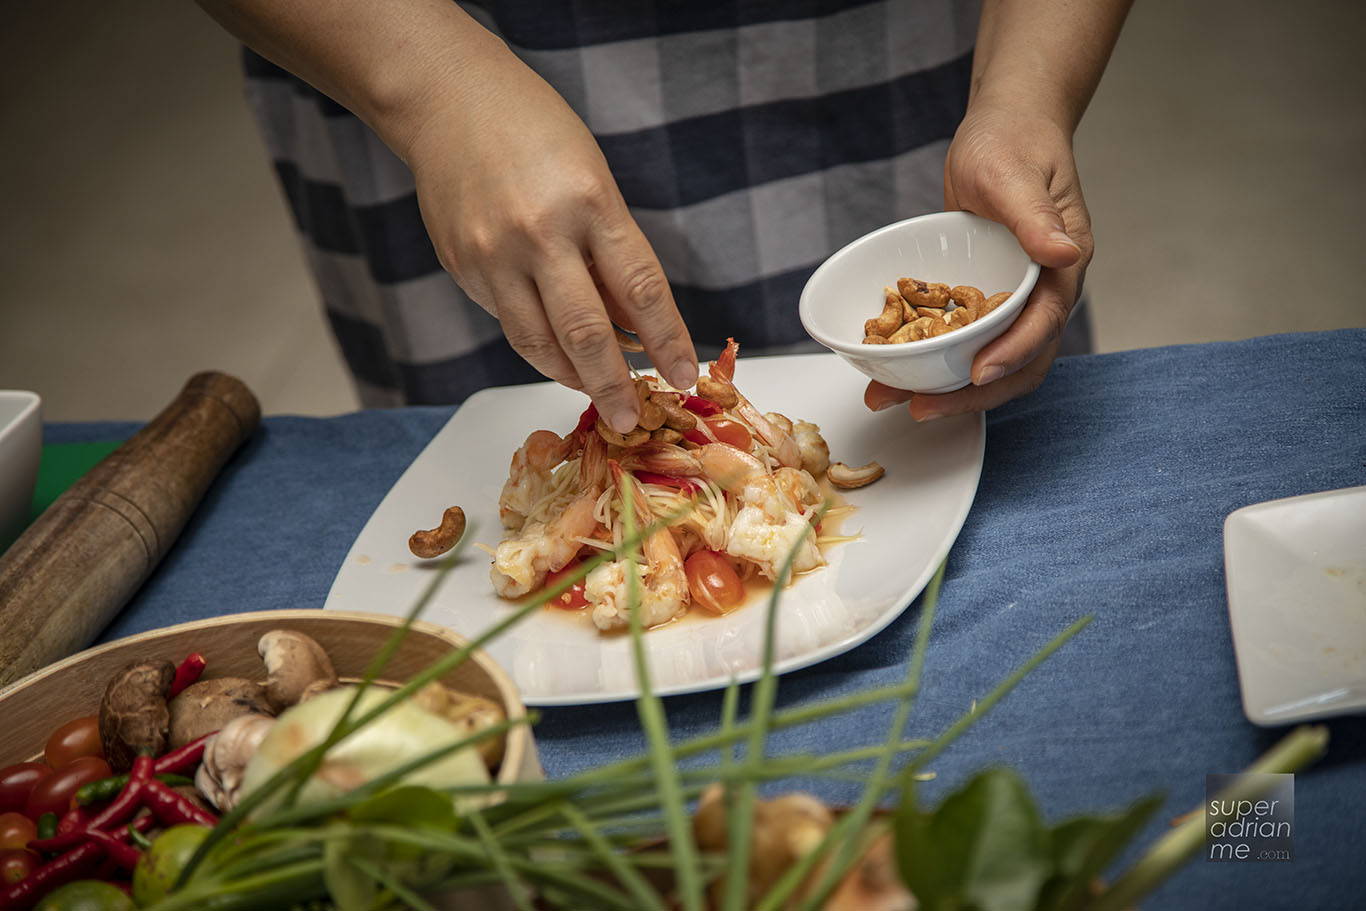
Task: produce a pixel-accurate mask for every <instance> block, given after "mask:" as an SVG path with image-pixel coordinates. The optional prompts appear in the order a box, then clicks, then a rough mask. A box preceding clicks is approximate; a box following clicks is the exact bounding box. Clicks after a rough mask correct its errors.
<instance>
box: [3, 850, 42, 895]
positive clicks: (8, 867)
mask: <svg viewBox="0 0 1366 911" xmlns="http://www.w3.org/2000/svg"><path fill="white" fill-rule="evenodd" d="M40 862H41V861H40V860H39V857H38V855H37V854H34V853H33V852H32V851H29V850H26V849H24V848H10V849H9V850H7V851H0V885H6V886H12V885H14V884H15V883H17V882H18V881H19V880H21V879H23V878H25V877H26V876H28V875H29V874H30V873H32V872H33V871H34V870H36V869H38V866H39V864H40Z"/></svg>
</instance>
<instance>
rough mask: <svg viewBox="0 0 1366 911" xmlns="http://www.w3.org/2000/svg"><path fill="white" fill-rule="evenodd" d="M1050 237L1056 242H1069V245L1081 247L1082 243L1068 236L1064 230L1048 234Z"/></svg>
mask: <svg viewBox="0 0 1366 911" xmlns="http://www.w3.org/2000/svg"><path fill="white" fill-rule="evenodd" d="M1048 239H1049V240H1051V241H1053V243H1055V244H1067V245H1068V246H1069V247H1075V248H1076V249H1078V250H1080V249H1081V244H1079V243H1077V242H1076V241H1075V240H1073V239H1072V238H1070V237H1068V236H1067V235H1066V234H1065V233H1063V232H1062V231H1054V232H1053V233H1052V234H1050V235H1048Z"/></svg>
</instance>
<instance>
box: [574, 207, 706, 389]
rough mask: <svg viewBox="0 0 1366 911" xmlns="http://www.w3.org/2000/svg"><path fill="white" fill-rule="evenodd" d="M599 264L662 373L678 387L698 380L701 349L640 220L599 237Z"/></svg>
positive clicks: (621, 312)
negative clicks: (684, 321)
mask: <svg viewBox="0 0 1366 911" xmlns="http://www.w3.org/2000/svg"><path fill="white" fill-rule="evenodd" d="M592 253H593V263H594V266H595V268H596V271H597V277H598V279H599V280H600V281H601V283H602V285H603V288H604V289H605V290H606V295H605V298H606V299H607V300H610V301H611V302H612V306H613V307H614V308H616V309H617V311H618V313H617V314H616V317H617V319H618V321H619V322H620V323H621V325H623V326H626V327H627V328H629V329H631V330H632V331H633V332H635V334H636V336H637V337H638V338H639V339H640V341H641V344H643V345H644V346H645V351H646V353H648V354H649V356H650V360H651V361H653V362H654V365H655V366H656V367H657V368H658V369H659V373H660V375H661V376H663V377H664V379H665V380H667V381H668V382H669V383H670V384H671V385H673V386H674V387H676V388H678V389H687V388H688V387H690V386H692V385H693V384H694V383H696V382H697V351H696V349H695V348H694V347H693V343H692V338H691V337H690V336H689V335H688V327H687V326H686V325H685V324H684V323H683V317H682V316H680V315H679V313H678V306H677V305H676V304H675V303H674V297H673V292H672V291H671V290H670V289H669V280H668V279H667V278H666V277H665V275H664V268H663V267H662V266H661V265H660V264H659V260H658V259H657V258H656V257H655V254H654V251H653V250H651V249H650V244H649V242H648V241H647V240H646V239H645V235H643V234H641V233H640V229H639V228H637V227H636V226H635V224H634V223H630V224H629V225H627V226H623V227H619V228H618V229H617V230H615V231H613V232H610V233H609V234H608V235H606V236H604V235H601V234H600V235H597V236H596V238H595V240H594V242H593V249H592Z"/></svg>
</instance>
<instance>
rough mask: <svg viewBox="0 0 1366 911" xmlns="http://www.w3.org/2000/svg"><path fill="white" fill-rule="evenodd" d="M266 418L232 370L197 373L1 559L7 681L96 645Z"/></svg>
mask: <svg viewBox="0 0 1366 911" xmlns="http://www.w3.org/2000/svg"><path fill="white" fill-rule="evenodd" d="M260 423H261V406H260V404H259V403H258V402H257V401H256V396H255V395H253V394H252V392H251V390H250V389H248V388H247V387H246V385H245V384H244V383H243V382H242V381H241V380H238V379H236V378H235V377H231V376H228V375H227V374H224V373H214V372H206V373H197V374H195V375H194V376H192V377H190V379H189V380H188V381H187V382H186V383H185V387H184V388H183V389H182V390H181V391H180V394H179V395H177V396H176V398H175V399H174V400H173V401H172V402H171V403H170V404H169V405H167V406H166V408H164V409H163V410H162V411H161V413H160V414H158V415H157V416H156V417H154V418H153V419H152V420H151V421H149V422H148V423H147V424H146V425H145V426H144V427H143V428H142V429H141V430H139V431H138V432H137V433H136V434H134V435H133V436H132V437H130V438H129V439H128V440H127V441H126V442H124V443H123V445H121V446H120V447H119V448H118V449H116V450H114V451H113V452H111V453H110V454H109V455H108V456H106V457H105V458H104V459H103V460H102V461H101V462H100V463H99V464H98V465H96V466H95V467H94V468H92V469H91V470H90V471H89V472H87V473H86V475H85V476H84V477H82V478H81V479H80V480H78V481H77V482H76V483H75V484H73V485H72V486H71V487H70V488H69V489H68V490H67V491H66V492H65V493H63V494H62V495H61V496H60V497H58V498H57V500H56V501H55V502H54V503H53V504H52V505H51V506H49V507H48V508H47V509H46V510H45V511H44V512H43V514H42V515H40V516H39V517H38V518H37V519H36V520H35V521H34V522H33V524H32V525H31V526H29V528H28V530H26V531H25V532H24V533H23V535H21V536H20V537H19V539H18V540H17V541H15V542H14V543H13V544H12V545H11V546H10V548H9V550H8V551H6V552H5V553H4V555H3V556H0V687H3V686H6V685H8V684H10V683H13V682H14V681H15V680H18V679H19V678H21V677H24V676H25V675H27V674H30V673H32V672H33V671H36V670H38V669H39V668H42V667H44V666H46V665H48V664H51V663H52V662H53V661H57V660H59V659H61V658H65V657H67V656H68V655H70V654H73V653H75V652H78V651H80V650H81V649H83V648H86V647H87V646H89V645H90V644H91V643H92V642H94V641H95V639H96V637H98V636H99V634H100V632H101V631H102V630H103V629H104V628H105V627H106V626H107V625H108V624H109V622H110V621H111V620H113V619H114V617H115V615H117V614H118V612H119V611H120V610H122V609H123V606H124V605H125V604H127V603H128V600H129V599H130V598H131V597H132V595H133V593H134V592H136V591H137V589H138V587H139V586H140V585H142V583H143V582H144V581H146V579H147V577H148V576H150V575H151V574H152V570H154V569H155V568H156V566H157V564H158V563H160V562H161V559H162V557H164V556H165V555H166V553H167V551H169V550H170V549H171V545H172V544H174V543H175V540H176V538H177V537H178V536H179V535H180V532H181V530H182V529H184V527H185V523H186V522H188V521H189V518H190V515H191V514H192V513H193V512H194V510H195V507H196V506H198V505H199V501H200V500H201V499H203V497H204V494H205V492H206V491H208V489H209V485H210V484H212V483H213V481H214V479H215V478H216V477H217V476H218V473H219V471H220V470H222V468H223V465H224V464H225V463H226V462H227V461H228V459H229V458H230V457H231V456H232V454H233V453H234V452H236V451H237V449H238V448H239V447H240V446H241V445H242V444H243V443H245V442H246V441H247V440H248V439H250V438H251V435H252V434H253V433H255V431H256V428H257V426H259V425H260Z"/></svg>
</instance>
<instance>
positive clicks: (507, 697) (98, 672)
mask: <svg viewBox="0 0 1366 911" xmlns="http://www.w3.org/2000/svg"><path fill="white" fill-rule="evenodd" d="M402 622H403V621H402V620H401V619H400V618H398V617H391V616H387V615H383V614H366V613H351V612H348V611H333V610H328V611H324V610H273V611H258V612H255V613H246V614H233V615H229V616H226V617H215V618H213V619H211V620H196V621H194V622H192V623H182V624H179V625H177V626H168V627H164V628H162V629H157V630H152V631H151V632H146V633H139V634H138V635H135V636H129V637H127V638H125V639H119V640H117V641H115V642H109V643H106V644H104V645H100V646H97V647H95V648H91V649H87V650H85V651H83V652H79V653H77V654H75V655H72V656H71V657H70V658H66V659H64V660H62V661H58V662H56V663H55V664H50V665H48V666H47V667H45V668H43V669H42V670H40V671H36V672H34V673H32V674H30V675H28V676H27V677H24V678H22V679H20V680H17V681H15V682H14V683H13V684H11V685H10V686H8V687H6V688H4V689H3V690H0V731H3V734H0V767H3V766H7V765H10V764H12V763H16V762H25V761H28V760H33V759H41V758H42V754H43V746H44V744H45V743H46V742H47V738H48V736H49V735H50V734H51V733H52V732H53V730H55V729H56V728H57V727H58V726H59V725H61V724H64V723H65V722H67V721H69V720H70V719H72V718H79V717H81V716H83V715H93V714H95V713H96V712H98V711H99V705H100V698H101V697H102V696H103V695H104V688H105V684H106V683H107V682H108V680H109V678H110V677H112V676H113V674H114V672H115V671H117V670H118V669H119V668H121V667H123V666H124V665H125V664H128V663H129V662H131V661H136V660H142V659H161V658H165V659H167V660H169V661H171V662H173V663H175V664H179V663H180V662H181V661H183V660H184V659H185V657H186V656H187V655H189V654H190V653H192V652H199V653H200V654H202V655H203V656H204V658H205V659H206V661H207V668H206V670H205V672H204V676H205V677H246V678H248V679H253V680H257V679H265V667H264V666H263V665H262V663H261V658H260V656H259V655H258V654H257V652H256V641H257V640H258V639H260V638H261V636H262V635H263V634H264V633H266V632H267V631H268V630H272V629H293V630H298V631H299V632H302V633H306V634H308V635H309V636H312V637H313V638H314V639H316V640H317V641H318V643H319V644H320V645H322V647H323V648H324V649H326V650H327V653H328V655H329V656H330V657H331V658H332V663H333V665H334V666H335V667H336V669H337V674H338V676H340V677H342V678H343V679H345V678H347V677H352V678H355V677H359V676H361V674H363V673H364V671H365V668H366V666H367V665H368V664H369V663H370V662H371V661H372V660H373V659H374V657H375V654H376V652H377V651H378V650H379V648H380V647H381V646H382V645H383V644H384V642H385V641H386V640H387V639H388V638H389V636H390V635H391V634H392V633H393V631H394V629H395V628H397V627H398V626H400V625H402ZM465 644H466V640H465V639H463V638H461V637H460V636H458V635H456V634H455V633H453V632H451V631H450V630H448V629H446V628H444V627H441V626H437V625H435V624H432V623H425V622H422V621H417V622H415V623H414V624H413V626H412V629H411V631H410V632H409V634H408V635H407V636H405V637H404V639H403V641H402V643H401V644H400V645H399V647H398V650H397V651H396V652H395V653H394V657H393V658H392V659H391V660H390V662H389V665H388V667H386V668H385V670H384V672H383V674H382V676H383V677H384V678H385V679H387V680H406V679H407V678H408V677H410V676H411V675H413V674H415V673H417V672H418V671H420V670H422V669H424V668H426V667H428V666H429V665H431V664H432V663H434V662H435V661H437V660H438V659H440V658H441V657H443V656H445V655H446V654H448V653H449V652H450V651H451V650H452V649H456V648H460V647H461V646H463V645H465ZM441 682H442V683H445V684H446V685H447V686H449V687H451V688H452V689H456V690H462V691H464V692H467V693H475V694H477V695H480V696H486V697H488V698H490V699H493V700H495V701H497V702H498V703H500V704H501V705H502V706H503V710H504V711H505V712H506V713H507V716H508V718H509V719H510V720H516V719H520V718H525V717H526V708H525V706H523V705H522V700H521V697H520V696H519V695H518V693H517V689H516V687H515V686H513V683H512V680H511V678H510V677H508V675H507V674H506V673H504V671H503V669H502V668H501V667H499V666H498V665H497V664H495V663H494V661H493V659H491V658H489V657H488V656H487V655H485V654H484V653H483V652H478V651H476V652H475V653H474V654H473V655H471V656H470V659H469V660H468V661H465V662H464V663H462V664H461V665H459V666H458V667H456V668H455V669H453V670H452V671H450V672H449V673H448V674H446V676H444V677H442V678H441ZM543 777H544V773H543V772H542V770H541V765H540V760H539V759H538V757H537V755H536V746H535V743H534V741H533V740H532V736H531V728H530V727H529V726H528V725H525V724H519V725H516V726H514V727H513V728H511V729H510V730H509V731H508V735H507V747H506V749H505V751H504V755H503V762H502V765H501V766H500V767H499V770H498V775H497V780H498V781H501V782H512V781H527V780H537V779H540V778H543Z"/></svg>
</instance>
